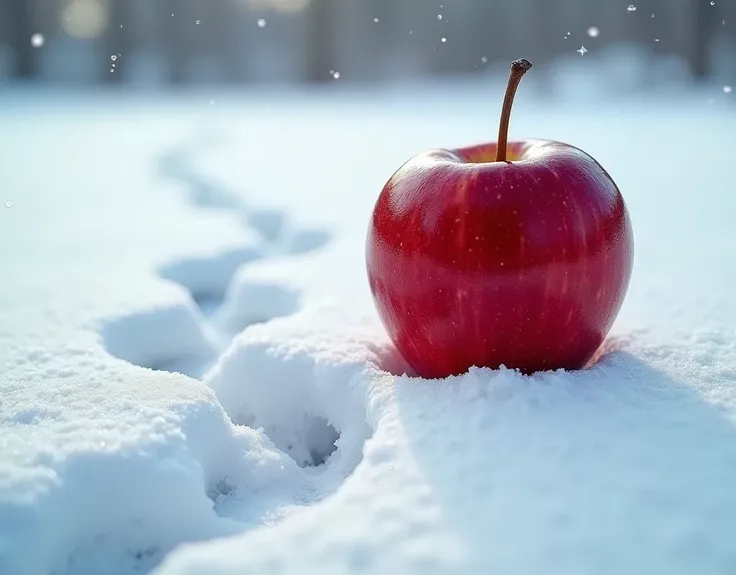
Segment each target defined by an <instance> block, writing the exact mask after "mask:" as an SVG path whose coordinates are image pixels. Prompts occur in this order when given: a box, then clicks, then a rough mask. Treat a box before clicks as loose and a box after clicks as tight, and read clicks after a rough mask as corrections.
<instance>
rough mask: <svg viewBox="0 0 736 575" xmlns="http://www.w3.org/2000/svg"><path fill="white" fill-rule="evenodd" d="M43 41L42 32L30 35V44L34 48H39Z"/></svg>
mask: <svg viewBox="0 0 736 575" xmlns="http://www.w3.org/2000/svg"><path fill="white" fill-rule="evenodd" d="M45 41H46V39H45V38H44V37H43V34H34V35H33V36H31V46H33V47H34V48H40V47H41V46H43V43H44V42H45Z"/></svg>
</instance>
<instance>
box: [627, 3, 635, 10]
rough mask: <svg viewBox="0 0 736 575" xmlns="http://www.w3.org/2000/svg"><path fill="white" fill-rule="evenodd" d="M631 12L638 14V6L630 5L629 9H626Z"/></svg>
mask: <svg viewBox="0 0 736 575" xmlns="http://www.w3.org/2000/svg"><path fill="white" fill-rule="evenodd" d="M626 9H627V10H628V11H629V12H636V6H634V5H633V4H629V7H628V8H626Z"/></svg>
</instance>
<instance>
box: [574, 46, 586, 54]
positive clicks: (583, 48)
mask: <svg viewBox="0 0 736 575" xmlns="http://www.w3.org/2000/svg"><path fill="white" fill-rule="evenodd" d="M575 51H576V52H579V53H580V55H581V56H585V54H586V53H587V52H588V51H587V50H586V49H585V46H580V50H575Z"/></svg>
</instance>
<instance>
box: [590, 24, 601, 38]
mask: <svg viewBox="0 0 736 575" xmlns="http://www.w3.org/2000/svg"><path fill="white" fill-rule="evenodd" d="M600 33H601V31H600V30H598V28H597V27H595V26H591V27H590V28H588V36H590V37H591V38H597V37H598V35H599V34H600Z"/></svg>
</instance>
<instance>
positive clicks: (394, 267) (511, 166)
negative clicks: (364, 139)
mask: <svg viewBox="0 0 736 575" xmlns="http://www.w3.org/2000/svg"><path fill="white" fill-rule="evenodd" d="M530 67H531V63H530V62H528V61H527V60H517V61H515V62H513V63H512V66H511V76H510V79H509V85H508V88H507V92H506V97H505V99H504V106H503V112H502V115H501V125H500V129H499V138H498V142H497V143H496V142H494V143H486V144H480V145H476V146H470V147H465V148H457V149H438V150H430V151H426V152H423V153H421V154H419V155H417V156H415V157H413V158H411V159H410V160H409V161H408V162H406V163H405V164H404V165H403V166H401V167H400V168H399V170H398V171H396V173H394V174H393V176H391V178H390V179H389V180H388V182H387V183H386V185H385V186H384V188H383V190H382V192H381V194H380V196H379V198H378V201H377V203H376V206H375V208H374V211H373V217H372V221H371V225H370V229H369V233H368V240H367V249H366V260H367V268H368V277H369V282H370V287H371V291H372V293H373V298H374V300H375V303H376V307H377V309H378V313H379V315H380V317H381V320H382V321H383V324H384V326H385V328H386V330H387V331H388V333H389V336H390V337H391V339H392V341H393V342H394V344H395V345H396V348H397V349H398V351H399V353H400V354H401V355H402V356H403V357H404V359H405V360H406V361H407V363H408V364H409V365H410V366H411V367H412V368H413V369H414V370H415V371H416V374H417V375H419V376H422V377H426V378H441V377H446V376H449V375H455V374H461V373H464V372H466V371H467V370H468V369H469V368H470V367H472V366H478V367H491V368H497V367H499V366H501V365H505V366H506V367H508V368H517V369H519V370H520V371H522V372H524V373H533V372H536V371H541V370H551V369H558V368H565V369H581V368H583V367H584V366H585V365H586V364H587V363H588V362H589V361H590V359H591V358H592V357H593V355H594V354H595V352H596V350H597V349H598V347H599V346H600V345H601V343H602V342H603V340H604V338H605V336H606V334H607V333H608V331H609V330H610V328H611V325H612V324H613V322H614V320H615V318H616V315H617V314H618V312H619V309H620V307H621V304H622V303H623V300H624V297H625V295H626V290H627V288H628V285H629V279H630V276H631V270H632V264H633V253H634V251H633V232H632V228H631V222H630V220H629V215H628V212H627V209H626V205H625V203H624V200H623V197H622V196H621V193H620V191H619V189H618V187H617V186H616V184H615V183H614V181H613V179H611V176H609V174H608V173H607V172H606V171H605V170H604V169H603V167H601V165H600V164H599V163H598V162H596V161H595V160H594V159H593V158H592V157H591V156H590V155H588V154H586V153H585V152H583V151H582V150H580V149H578V148H576V147H573V146H571V145H568V144H564V143H561V142H556V141H549V140H520V141H515V142H510V143H507V139H506V138H507V136H506V134H507V132H508V123H509V117H510V111H511V104H512V102H513V98H514V95H515V92H516V88H517V86H518V84H519V81H520V80H521V77H522V76H523V75H524V73H525V72H526V71H527V70H528V69H529V68H530Z"/></svg>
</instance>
